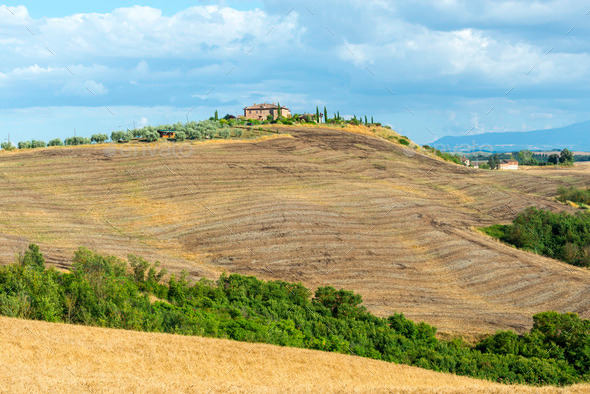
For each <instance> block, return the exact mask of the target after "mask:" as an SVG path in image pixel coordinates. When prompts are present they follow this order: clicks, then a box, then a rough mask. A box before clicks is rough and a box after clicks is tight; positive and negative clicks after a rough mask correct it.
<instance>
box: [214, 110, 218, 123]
mask: <svg viewBox="0 0 590 394" xmlns="http://www.w3.org/2000/svg"><path fill="white" fill-rule="evenodd" d="M214 119H215V121H218V120H219V113H218V112H217V110H215V116H214Z"/></svg>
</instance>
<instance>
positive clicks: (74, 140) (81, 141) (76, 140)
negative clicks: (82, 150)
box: [65, 137, 91, 145]
mask: <svg viewBox="0 0 590 394" xmlns="http://www.w3.org/2000/svg"><path fill="white" fill-rule="evenodd" d="M90 143H91V141H90V138H86V137H68V138H66V140H65V144H66V145H87V144H90Z"/></svg>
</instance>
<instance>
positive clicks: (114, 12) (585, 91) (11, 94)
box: [0, 0, 590, 143]
mask: <svg viewBox="0 0 590 394" xmlns="http://www.w3.org/2000/svg"><path fill="white" fill-rule="evenodd" d="M73 3H74V2H69V1H68V2H65V1H53V2H47V1H40V0H39V1H37V0H33V1H28V2H27V4H26V6H25V5H21V4H20V3H13V4H5V5H1V6H0V51H1V53H2V62H1V63H0V140H2V141H3V140H4V139H5V138H7V136H8V133H10V138H11V140H12V141H19V140H25V139H32V138H36V139H43V140H48V139H50V138H53V137H60V138H65V137H68V136H71V135H73V133H74V130H76V134H77V135H90V134H92V133H95V132H108V133H110V131H112V130H114V129H119V128H131V127H133V125H136V126H141V125H146V124H153V125H157V124H160V123H169V122H176V121H185V120H186V119H187V118H188V119H190V120H199V119H204V118H208V117H209V116H211V115H212V113H213V112H214V110H215V109H218V110H219V112H220V113H221V114H225V113H231V114H238V113H241V108H242V107H244V106H245V105H250V104H252V103H255V102H256V103H259V102H265V101H268V102H276V101H280V102H281V104H284V105H286V106H288V107H290V108H291V110H292V112H310V111H314V110H315V107H316V105H319V106H320V107H323V106H324V105H325V106H327V108H328V112H329V113H333V112H336V111H340V114H341V115H353V114H356V115H357V116H359V115H363V116H364V115H368V116H369V117H370V116H373V117H374V118H375V120H376V121H381V122H383V123H385V124H389V125H391V126H392V127H394V128H395V129H396V130H398V131H400V132H401V133H402V134H405V135H408V136H410V137H411V138H413V139H415V140H416V141H418V142H421V143H427V142H430V141H433V140H435V139H436V138H438V137H441V136H443V135H461V134H465V133H467V132H468V131H470V130H471V131H470V132H471V133H482V132H489V131H518V130H534V129H542V128H551V127H559V126H564V125H568V124H571V123H575V122H580V121H585V120H589V119H590V41H589V40H588V39H587V38H588V36H589V33H590V14H589V11H590V3H589V2H587V1H586V2H584V1H574V0H559V1H517V0H511V1H487V0H483V1H477V2H473V1H468V0H432V1H431V0H418V1H414V2H411V4H410V2H402V1H399V2H397V1H384V0H348V1H346V0H339V1H332V0H323V1H321V2H319V1H316V2H307V3H306V2H299V1H273V0H269V1H218V2H208V1H194V0H193V1H184V0H181V1H174V2H172V1H167V2H163V1H143V2H141V4H140V5H138V3H137V2H136V1H121V0H118V1H114V0H106V1H102V2H100V4H96V3H95V2H75V3H76V4H73Z"/></svg>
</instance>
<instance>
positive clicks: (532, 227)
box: [483, 207, 590, 267]
mask: <svg viewBox="0 0 590 394" xmlns="http://www.w3.org/2000/svg"><path fill="white" fill-rule="evenodd" d="M483 231H484V232H486V233H487V234H489V235H491V236H493V237H496V238H498V239H500V240H502V241H504V242H507V243H510V244H512V245H514V246H516V247H517V248H521V249H526V250H530V251H534V252H536V253H539V254H542V255H545V256H548V257H552V258H555V259H559V260H562V261H565V262H566V263H569V264H573V265H577V266H581V267H590V214H588V213H584V212H579V213H577V214H576V215H571V214H568V213H565V212H562V213H553V212H551V211H547V210H543V209H537V208H534V207H530V208H527V209H526V210H525V211H523V212H521V213H520V214H518V216H516V218H515V219H514V221H513V223H512V224H510V225H499V224H496V225H493V226H490V227H486V228H484V229H483Z"/></svg>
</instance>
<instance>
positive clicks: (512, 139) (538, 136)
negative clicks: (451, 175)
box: [429, 121, 590, 152]
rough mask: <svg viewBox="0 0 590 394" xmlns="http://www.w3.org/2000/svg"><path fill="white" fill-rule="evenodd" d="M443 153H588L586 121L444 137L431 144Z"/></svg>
mask: <svg viewBox="0 0 590 394" xmlns="http://www.w3.org/2000/svg"><path fill="white" fill-rule="evenodd" d="M429 145H431V146H433V147H435V148H437V149H440V150H442V151H447V152H474V151H493V152H513V151H518V150H522V149H529V150H536V151H539V150H542V151H546V150H555V149H563V148H568V149H569V150H572V151H573V150H575V151H584V152H590V121H586V122H582V123H575V124H572V125H569V126H565V127H559V128H556V129H547V130H535V131H521V132H518V131H517V132H503V133H483V134H473V135H470V134H468V135H464V136H446V137H442V138H439V139H438V140H436V141H435V142H433V143H432V144H429Z"/></svg>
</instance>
